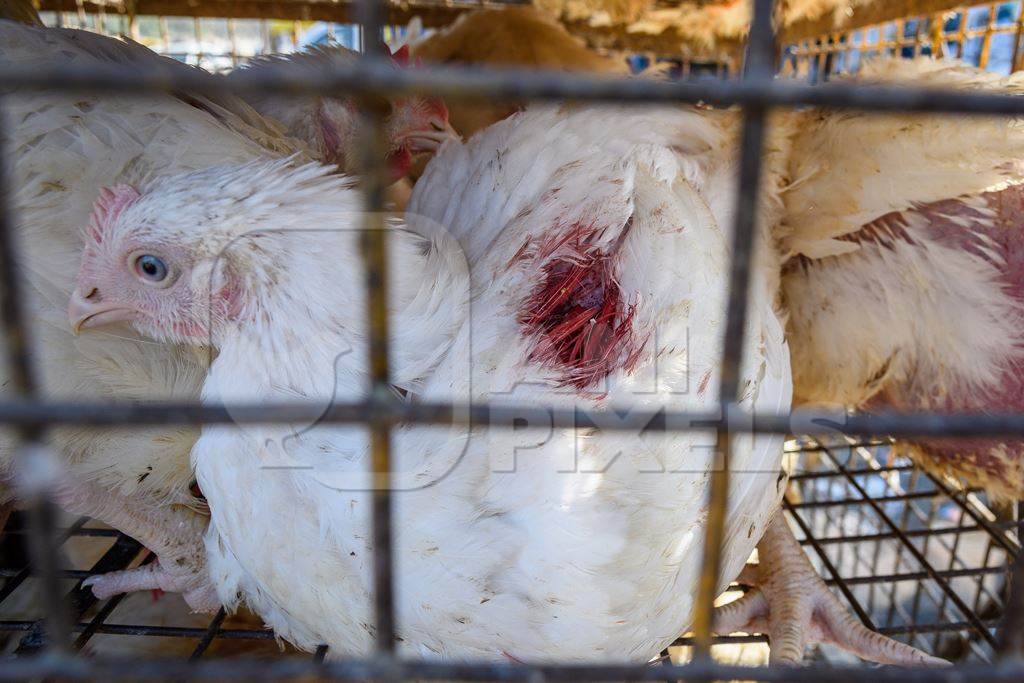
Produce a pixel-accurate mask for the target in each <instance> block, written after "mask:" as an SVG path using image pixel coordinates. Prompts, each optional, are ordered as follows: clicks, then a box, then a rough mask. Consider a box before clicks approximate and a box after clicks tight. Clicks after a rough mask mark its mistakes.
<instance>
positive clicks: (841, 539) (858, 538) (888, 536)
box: [800, 522, 1024, 545]
mask: <svg viewBox="0 0 1024 683" xmlns="http://www.w3.org/2000/svg"><path fill="white" fill-rule="evenodd" d="M1013 524H1014V526H1017V527H1018V528H1024V526H1018V524H1017V523H1016V522H1014V523H1013ZM1014 526H1005V528H1006V529H1007V530H1010V529H1013V528H1014ZM970 533H978V534H987V535H988V537H989V538H992V531H991V530H989V529H986V528H985V527H983V526H980V525H975V526H960V527H948V528H942V529H931V528H928V529H914V530H910V531H904V532H903V535H904V536H906V537H907V538H920V537H927V538H934V537H936V536H950V535H960V534H970ZM997 533H998V532H997ZM894 538H899V536H897V535H896V534H894V533H892V532H882V533H878V534H855V535H850V536H827V537H825V538H818V539H817V541H818V543H820V544H822V545H835V544H837V543H875V542H878V541H889V540H892V539H894ZM809 543H810V541H809V540H807V539H804V540H802V541H800V545H808V544H809Z"/></svg>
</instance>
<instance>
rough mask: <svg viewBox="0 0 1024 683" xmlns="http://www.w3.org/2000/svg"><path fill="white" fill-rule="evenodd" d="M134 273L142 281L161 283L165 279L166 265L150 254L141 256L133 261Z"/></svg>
mask: <svg viewBox="0 0 1024 683" xmlns="http://www.w3.org/2000/svg"><path fill="white" fill-rule="evenodd" d="M135 272H136V273H137V274H138V275H139V277H141V278H142V279H143V280H148V281H149V282H163V281H164V280H165V279H167V264H166V263H164V262H163V260H161V259H160V258H159V257H156V256H153V255H152V254H143V255H142V256H139V257H138V258H137V259H135Z"/></svg>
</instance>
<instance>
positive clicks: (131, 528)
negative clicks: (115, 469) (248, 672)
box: [55, 478, 220, 612]
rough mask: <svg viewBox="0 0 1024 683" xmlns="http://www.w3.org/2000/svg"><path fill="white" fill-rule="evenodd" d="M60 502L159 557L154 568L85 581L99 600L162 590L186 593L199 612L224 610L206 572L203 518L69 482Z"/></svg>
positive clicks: (64, 483)
mask: <svg viewBox="0 0 1024 683" xmlns="http://www.w3.org/2000/svg"><path fill="white" fill-rule="evenodd" d="M55 502H56V503H57V504H58V505H60V506H61V507H63V508H64V509H65V510H67V511H68V512H70V513H71V514H75V515H87V516H89V517H93V518H95V519H98V520H100V521H102V522H104V523H105V524H109V525H110V526H112V527H114V528H115V529H118V530H119V531H122V532H124V533H125V534H128V535H129V536H131V537H132V538H134V539H135V540H137V541H139V542H140V543H142V544H143V545H145V546H146V547H147V548H149V549H150V550H152V551H153V552H154V553H155V554H156V556H157V561H156V562H155V563H153V564H148V565H144V566H141V567H137V568H135V569H126V570H123V571H116V572H110V573H107V574H99V575H96V576H91V577H89V578H88V579H86V580H85V581H84V582H83V583H82V585H83V586H91V587H92V592H93V594H94V595H95V596H96V597H97V598H100V599H101V600H102V599H106V598H109V597H112V596H114V595H118V594H120V593H126V592H128V591H136V590H156V589H159V590H163V591H165V592H171V593H181V594H182V596H183V597H184V598H185V602H187V603H188V605H189V607H191V608H192V609H193V610H195V611H196V612H216V611H217V609H218V608H219V607H220V601H219V600H218V599H217V594H216V591H215V590H214V588H213V586H212V585H211V583H210V581H209V577H208V575H207V572H206V551H205V549H204V546H203V533H204V532H205V530H206V525H207V519H206V518H205V517H203V516H202V515H199V514H197V513H195V512H193V511H192V510H189V509H187V508H183V507H180V506H172V505H154V504H153V503H152V502H150V501H147V500H144V499H141V498H138V497H132V496H124V495H120V494H118V493H115V492H113V491H111V490H109V489H106V488H103V487H101V486H98V485H96V484H91V483H83V482H78V481H71V480H68V479H67V478H65V479H64V480H63V481H61V482H60V484H59V485H58V486H57V488H56V491H55Z"/></svg>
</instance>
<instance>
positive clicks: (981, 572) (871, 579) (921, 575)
mask: <svg viewBox="0 0 1024 683" xmlns="http://www.w3.org/2000/svg"><path fill="white" fill-rule="evenodd" d="M1009 571H1010V570H1009V567H1006V566H1002V567H977V568H974V569H946V570H939V571H936V574H937V575H938V576H940V577H941V578H943V579H961V578H979V577H982V576H991V575H993V574H1006V573H1008V572H1009ZM931 579H932V577H931V576H930V575H929V574H928V572H923V571H922V572H904V573H901V574H872V575H871V576H850V577H846V578H844V579H843V583H845V584H846V585H848V586H863V585H870V584H873V583H899V582H901V581H917V582H920V581H928V580H931ZM825 583H826V584H828V585H830V586H832V585H836V581H835V580H834V579H826V580H825Z"/></svg>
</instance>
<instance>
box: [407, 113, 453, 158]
mask: <svg viewBox="0 0 1024 683" xmlns="http://www.w3.org/2000/svg"><path fill="white" fill-rule="evenodd" d="M431 123H432V125H433V130H418V131H416V132H415V133H412V134H410V135H409V136H408V138H407V139H408V140H409V142H410V149H411V150H412V152H413V153H415V154H420V153H424V152H427V153H430V154H435V153H436V152H437V150H439V149H441V145H443V144H444V143H445V142H446V141H448V140H456V141H461V140H462V136H460V135H459V134H458V132H456V130H455V129H454V128H452V125H451V124H450V123H448V121H444V122H443V123H442V122H440V121H438V122H431Z"/></svg>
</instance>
